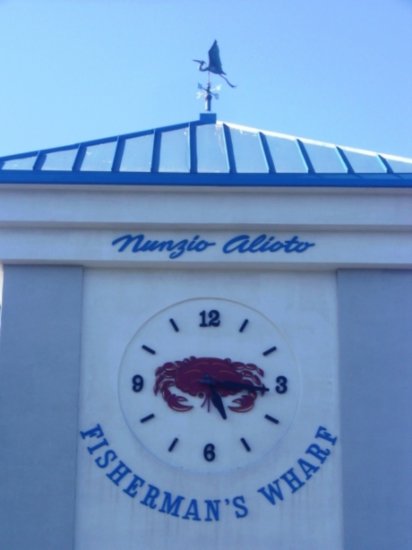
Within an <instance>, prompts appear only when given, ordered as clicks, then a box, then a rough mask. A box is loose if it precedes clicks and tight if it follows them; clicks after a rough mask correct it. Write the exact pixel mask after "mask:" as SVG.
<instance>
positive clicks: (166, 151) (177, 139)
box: [159, 127, 190, 172]
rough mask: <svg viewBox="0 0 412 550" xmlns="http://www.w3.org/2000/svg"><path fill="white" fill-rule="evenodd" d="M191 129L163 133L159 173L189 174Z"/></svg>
mask: <svg viewBox="0 0 412 550" xmlns="http://www.w3.org/2000/svg"><path fill="white" fill-rule="evenodd" d="M189 170H190V151H189V128H188V127H186V128H181V129H179V130H170V131H168V132H162V134H161V140H160V162H159V172H189Z"/></svg>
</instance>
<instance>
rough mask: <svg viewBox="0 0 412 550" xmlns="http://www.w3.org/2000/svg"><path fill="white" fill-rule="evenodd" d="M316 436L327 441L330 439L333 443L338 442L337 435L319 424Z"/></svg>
mask: <svg viewBox="0 0 412 550" xmlns="http://www.w3.org/2000/svg"><path fill="white" fill-rule="evenodd" d="M315 437H318V438H321V439H324V440H325V441H329V443H332V445H335V444H336V441H337V440H338V438H337V437H333V436H332V435H331V434H330V433H329V432H328V430H327V429H326V428H324V427H323V426H319V428H318V431H317V432H316V435H315Z"/></svg>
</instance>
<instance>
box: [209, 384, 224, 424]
mask: <svg viewBox="0 0 412 550" xmlns="http://www.w3.org/2000/svg"><path fill="white" fill-rule="evenodd" d="M211 392H212V403H213V405H214V406H215V407H216V408H217V410H218V411H219V413H220V416H221V417H222V418H223V419H224V420H226V418H227V416H226V411H225V406H224V405H223V401H222V398H221V397H220V395H219V393H218V392H217V391H216V389H215V386H214V385H211Z"/></svg>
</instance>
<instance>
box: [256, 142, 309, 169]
mask: <svg viewBox="0 0 412 550" xmlns="http://www.w3.org/2000/svg"><path fill="white" fill-rule="evenodd" d="M265 135H266V140H267V142H268V146H269V149H270V153H271V155H272V159H273V163H274V165H275V170H276V172H283V173H284V172H290V173H295V174H296V173H305V172H307V171H308V168H307V166H306V163H305V161H304V159H303V157H302V153H301V152H300V149H299V146H298V144H297V143H296V140H294V139H289V138H284V137H277V136H271V135H267V134H265Z"/></svg>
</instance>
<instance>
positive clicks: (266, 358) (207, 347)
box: [0, 113, 412, 550]
mask: <svg viewBox="0 0 412 550" xmlns="http://www.w3.org/2000/svg"><path fill="white" fill-rule="evenodd" d="M411 185H412V159H403V158H397V157H392V156H387V155H382V154H376V153H371V152H366V151H359V150H354V149H351V148H346V147H337V146H335V145H330V144H324V143H319V142H315V141H311V140H304V139H297V138H295V137H291V136H285V135H280V134H277V133H274V132H263V131H258V130H255V129H250V128H245V127H241V126H238V125H235V124H226V123H222V122H217V121H216V118H215V115H213V114H210V113H207V114H204V115H201V117H200V120H198V121H195V122H191V123H184V124H179V125H176V126H173V127H165V128H159V129H155V130H149V131H144V132H137V133H136V134H130V135H126V136H119V137H114V138H109V139H103V140H97V141H94V142H88V143H81V144H76V145H73V146H67V147H60V148H56V149H50V150H45V151H38V152H34V153H28V154H22V155H15V156H12V157H5V158H1V159H0V224H1V225H0V260H1V261H2V263H3V266H4V292H3V313H2V327H1V340H0V360H1V364H0V392H1V393H0V433H1V441H2V451H1V454H0V456H1V459H0V486H1V491H0V495H1V496H0V509H1V513H0V518H1V519H0V521H1V528H0V547H1V548H4V549H7V550H14V549H16V550H17V549H18V550H20V549H23V548H24V549H25V548H30V549H36V550H37V549H42V550H43V549H54V548H56V549H57V548H58V549H59V550H62V549H73V548H75V549H76V550H91V549H99V550H111V549H113V548H117V549H119V550H131V549H133V550H135V549H136V548H142V549H145V550H146V549H148V550H151V549H155V550H157V549H160V548H166V547H167V548H171V549H172V548H176V549H177V548H179V549H180V548H183V547H187V548H199V549H202V550H203V549H208V548H210V547H212V546H213V547H214V548H216V549H219V550H220V549H227V548H236V549H239V550H246V549H249V548H251V547H253V548H254V549H256V550H266V549H268V548H272V547H274V548H275V547H276V548H282V549H290V550H331V549H333V550H339V549H341V548H342V549H343V548H344V549H345V550H357V549H359V550H380V549H382V550H383V549H389V548H390V549H392V548H396V550H403V549H405V550H406V549H409V548H411V546H412V528H411V522H410V517H411V512H412V505H411V501H410V498H409V487H410V483H411V475H410V471H411V456H412V438H411V414H410V395H411V393H412V369H411V358H412V338H411V336H410V334H411V329H412V293H411V287H412V272H411V267H412V239H411V227H412V196H411Z"/></svg>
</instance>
